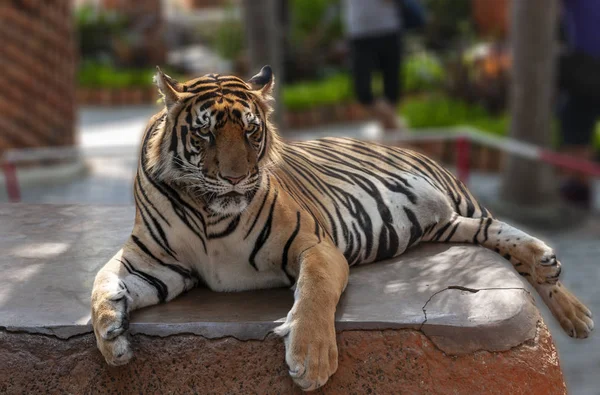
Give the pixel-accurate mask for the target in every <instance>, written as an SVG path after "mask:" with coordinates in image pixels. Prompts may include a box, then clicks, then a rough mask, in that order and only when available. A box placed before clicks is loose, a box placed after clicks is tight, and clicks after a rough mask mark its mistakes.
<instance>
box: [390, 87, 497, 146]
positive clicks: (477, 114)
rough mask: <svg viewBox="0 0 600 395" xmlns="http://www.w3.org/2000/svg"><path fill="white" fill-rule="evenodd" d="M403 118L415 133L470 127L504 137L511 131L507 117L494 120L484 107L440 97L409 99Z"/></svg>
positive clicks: (426, 96)
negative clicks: (436, 128) (416, 130)
mask: <svg viewBox="0 0 600 395" xmlns="http://www.w3.org/2000/svg"><path fill="white" fill-rule="evenodd" d="M400 114H401V115H402V116H403V117H404V118H405V119H406V120H407V122H408V125H409V126H410V127H411V128H415V129H421V128H435V127H444V126H459V125H470V126H473V127H476V128H478V129H481V130H482V131H485V132H488V133H491V134H495V135H499V136H504V135H506V134H507V128H508V117H507V116H505V115H502V116H494V115H492V114H490V113H489V112H488V111H487V110H486V109H485V108H484V107H483V106H481V105H477V104H470V103H467V102H464V101H461V100H456V99H452V98H449V97H446V96H443V95H437V94H436V95H423V96H414V97H410V98H407V99H406V100H404V101H403V102H402V105H401V109H400Z"/></svg>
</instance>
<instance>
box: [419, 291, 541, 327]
mask: <svg viewBox="0 0 600 395" xmlns="http://www.w3.org/2000/svg"><path fill="white" fill-rule="evenodd" d="M449 289H454V290H459V291H466V292H470V293H477V292H479V291H501V290H511V289H517V290H522V291H525V292H527V293H528V294H530V295H531V293H530V292H529V290H528V289H526V288H524V287H509V288H503V287H489V288H479V289H476V288H469V287H463V286H462V285H449V286H447V287H446V288H444V289H440V290H439V291H437V292H435V293H433V294H432V295H431V296H430V297H429V299H427V302H425V304H424V305H423V307H421V310H423V316H424V320H423V322H421V325H420V326H419V331H421V332H423V326H424V325H425V324H426V323H427V305H428V304H429V302H431V299H433V298H434V297H435V296H436V295H438V294H440V293H442V292H444V291H447V290H449Z"/></svg>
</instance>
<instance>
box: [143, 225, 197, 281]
mask: <svg viewBox="0 0 600 395" xmlns="http://www.w3.org/2000/svg"><path fill="white" fill-rule="evenodd" d="M131 240H133V242H134V243H135V244H136V245H137V246H138V248H139V249H140V250H142V252H143V253H145V254H146V255H148V256H149V257H150V258H152V259H153V260H154V261H155V262H156V263H158V264H159V265H161V266H164V267H166V268H168V269H171V270H172V271H174V272H175V273H177V274H179V275H180V276H181V277H184V278H189V279H193V278H194V276H193V275H192V272H191V271H190V270H188V269H186V268H183V267H181V266H179V265H174V264H171V263H166V262H163V261H162V260H160V259H158V258H157V257H156V256H154V254H152V252H150V250H149V249H148V247H146V245H145V244H144V243H142V242H141V240H140V239H138V237H137V236H136V235H131Z"/></svg>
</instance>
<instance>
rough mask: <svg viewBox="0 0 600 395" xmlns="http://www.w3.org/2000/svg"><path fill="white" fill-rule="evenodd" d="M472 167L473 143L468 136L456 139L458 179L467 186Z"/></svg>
mask: <svg viewBox="0 0 600 395" xmlns="http://www.w3.org/2000/svg"><path fill="white" fill-rule="evenodd" d="M470 166H471V141H470V140H469V137H467V136H460V137H458V138H457V139H456V172H457V174H458V179H459V180H461V181H462V182H463V184H465V185H467V184H468V182H469V173H470Z"/></svg>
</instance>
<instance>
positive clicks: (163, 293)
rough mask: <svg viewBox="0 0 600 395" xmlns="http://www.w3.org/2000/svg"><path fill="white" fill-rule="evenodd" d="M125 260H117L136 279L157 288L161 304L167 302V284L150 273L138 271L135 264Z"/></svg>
mask: <svg viewBox="0 0 600 395" xmlns="http://www.w3.org/2000/svg"><path fill="white" fill-rule="evenodd" d="M122 259H123V260H120V259H117V260H118V261H119V262H121V263H122V264H123V266H125V269H126V270H127V272H129V274H132V275H134V276H136V277H139V278H141V279H142V280H144V281H145V282H147V283H148V284H149V285H151V286H153V287H154V288H156V294H157V296H158V300H159V302H160V303H164V302H166V300H167V297H168V295H169V288H168V287H167V284H165V283H164V282H162V281H161V280H159V279H158V278H156V277H154V276H151V275H150V274H148V273H145V272H142V271H140V270H137V269H136V268H135V267H134V266H133V264H132V263H131V262H129V261H128V260H127V259H125V258H122Z"/></svg>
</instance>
